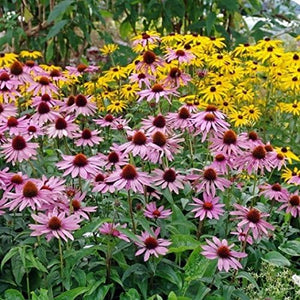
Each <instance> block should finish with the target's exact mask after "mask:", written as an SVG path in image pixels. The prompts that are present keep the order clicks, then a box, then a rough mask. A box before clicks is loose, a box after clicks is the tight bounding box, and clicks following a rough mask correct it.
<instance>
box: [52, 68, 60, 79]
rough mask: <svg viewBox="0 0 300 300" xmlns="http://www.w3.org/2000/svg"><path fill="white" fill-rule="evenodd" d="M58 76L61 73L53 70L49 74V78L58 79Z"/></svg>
mask: <svg viewBox="0 0 300 300" xmlns="http://www.w3.org/2000/svg"><path fill="white" fill-rule="evenodd" d="M60 75H61V73H60V71H59V70H58V69H54V70H52V71H51V72H50V76H51V77H59V76H60Z"/></svg>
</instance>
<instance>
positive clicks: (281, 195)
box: [259, 183, 289, 202]
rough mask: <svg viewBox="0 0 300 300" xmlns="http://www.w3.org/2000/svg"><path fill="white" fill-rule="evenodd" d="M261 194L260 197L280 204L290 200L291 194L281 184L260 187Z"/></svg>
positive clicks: (266, 184)
mask: <svg viewBox="0 0 300 300" xmlns="http://www.w3.org/2000/svg"><path fill="white" fill-rule="evenodd" d="M259 188H260V189H261V192H260V193H259V195H260V196H261V195H264V196H265V197H266V198H268V199H270V200H276V201H279V202H284V201H285V200H287V199H288V198H289V192H288V190H287V189H285V188H283V187H282V186H281V185H280V184H279V183H275V184H268V183H265V184H264V185H261V186H259Z"/></svg>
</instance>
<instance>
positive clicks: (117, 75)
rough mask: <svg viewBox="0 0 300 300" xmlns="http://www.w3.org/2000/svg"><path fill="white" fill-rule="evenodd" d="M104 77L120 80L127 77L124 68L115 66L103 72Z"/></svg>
mask: <svg viewBox="0 0 300 300" xmlns="http://www.w3.org/2000/svg"><path fill="white" fill-rule="evenodd" d="M104 73H105V76H106V77H107V78H109V79H113V80H120V79H121V78H126V77H127V72H126V68H123V67H120V66H115V67H112V68H110V69H109V70H108V71H105V72H104Z"/></svg>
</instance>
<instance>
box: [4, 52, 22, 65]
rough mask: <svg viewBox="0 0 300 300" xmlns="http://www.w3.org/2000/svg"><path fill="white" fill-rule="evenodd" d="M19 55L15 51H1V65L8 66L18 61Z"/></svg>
mask: <svg viewBox="0 0 300 300" xmlns="http://www.w3.org/2000/svg"><path fill="white" fill-rule="evenodd" d="M17 58H18V55H17V54H15V53H3V52H1V53H0V67H8V66H10V65H11V64H12V63H13V62H14V61H16V60H17Z"/></svg>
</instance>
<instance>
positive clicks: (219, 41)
mask: <svg viewBox="0 0 300 300" xmlns="http://www.w3.org/2000/svg"><path fill="white" fill-rule="evenodd" d="M224 41H225V38H223V37H220V38H217V37H215V36H211V37H209V38H207V39H206V43H205V48H206V50H208V51H209V52H211V51H213V50H220V49H223V48H225V47H226V44H225V43H224Z"/></svg>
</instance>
